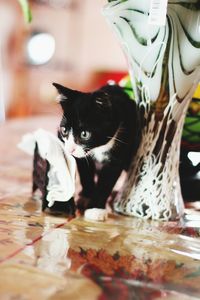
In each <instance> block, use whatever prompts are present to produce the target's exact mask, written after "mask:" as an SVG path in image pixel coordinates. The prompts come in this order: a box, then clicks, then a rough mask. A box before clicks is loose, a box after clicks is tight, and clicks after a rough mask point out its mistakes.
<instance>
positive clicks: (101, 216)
mask: <svg viewBox="0 0 200 300" xmlns="http://www.w3.org/2000/svg"><path fill="white" fill-rule="evenodd" d="M84 217H85V218H86V219H88V220H93V221H106V220H107V218H108V212H107V210H106V209H102V208H89V209H86V210H85V212H84Z"/></svg>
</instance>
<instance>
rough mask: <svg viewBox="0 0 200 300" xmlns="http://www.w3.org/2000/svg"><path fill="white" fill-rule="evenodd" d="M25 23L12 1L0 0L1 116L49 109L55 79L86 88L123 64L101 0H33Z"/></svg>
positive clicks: (119, 72) (115, 75) (114, 74)
mask: <svg viewBox="0 0 200 300" xmlns="http://www.w3.org/2000/svg"><path fill="white" fill-rule="evenodd" d="M29 3H30V7H31V11H32V16H33V19H32V22H31V23H30V24H26V23H25V20H24V17H23V14H22V9H21V7H20V5H19V2H18V1H17V0H0V20H1V26H0V36H1V44H0V47H1V57H0V77H1V78H0V84H1V86H0V88H1V94H0V96H1V100H2V99H3V102H4V104H5V113H6V118H7V119H8V118H10V117H25V116H30V115H36V114H44V113H45V114H46V113H50V114H52V113H54V112H55V110H56V109H57V105H56V104H55V101H54V99H55V95H56V91H55V88H54V87H52V85H51V83H52V82H59V83H61V84H64V85H66V86H68V87H71V88H73V89H80V90H82V91H91V90H94V89H96V88H98V87H99V86H101V85H102V84H104V83H105V82H106V81H107V80H108V79H110V78H112V79H115V80H118V79H120V78H121V77H123V76H124V75H125V74H126V73H127V65H126V61H125V58H124V55H123V53H122V51H121V49H120V46H119V43H118V42H117V40H116V39H115V37H114V35H113V32H111V30H110V28H109V25H108V24H107V23H106V20H105V18H104V17H103V15H102V13H101V10H102V7H103V6H104V4H105V3H106V1H104V0H84V1H83V0H32V1H29Z"/></svg>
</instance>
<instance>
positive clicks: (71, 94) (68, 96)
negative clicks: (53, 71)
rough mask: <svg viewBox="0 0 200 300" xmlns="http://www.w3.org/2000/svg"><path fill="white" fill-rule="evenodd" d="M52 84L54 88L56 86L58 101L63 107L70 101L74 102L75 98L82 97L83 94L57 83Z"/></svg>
mask: <svg viewBox="0 0 200 300" xmlns="http://www.w3.org/2000/svg"><path fill="white" fill-rule="evenodd" d="M52 84H53V86H55V88H56V89H57V91H58V94H59V95H58V97H57V98H56V99H57V101H58V102H59V103H60V104H61V105H62V104H64V103H65V102H67V101H68V100H69V101H70V100H73V99H74V98H76V97H78V96H80V94H81V92H79V91H75V90H72V89H69V88H67V87H65V86H63V85H61V84H58V83H55V82H53V83H52Z"/></svg>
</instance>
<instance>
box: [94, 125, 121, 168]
mask: <svg viewBox="0 0 200 300" xmlns="http://www.w3.org/2000/svg"><path fill="white" fill-rule="evenodd" d="M119 130H120V127H119V128H118V130H117V131H116V133H115V135H114V136H113V137H112V138H111V139H110V140H109V142H108V143H107V144H105V145H102V146H99V147H96V148H94V149H92V151H91V153H92V155H93V157H94V158H95V159H96V160H97V161H98V162H100V163H102V162H106V161H108V160H109V159H110V157H109V153H110V150H111V149H112V148H113V147H114V144H115V142H116V137H117V135H118V132H119Z"/></svg>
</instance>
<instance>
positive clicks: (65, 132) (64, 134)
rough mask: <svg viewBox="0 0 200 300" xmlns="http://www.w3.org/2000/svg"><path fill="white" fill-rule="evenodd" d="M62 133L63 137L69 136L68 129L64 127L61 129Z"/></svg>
mask: <svg viewBox="0 0 200 300" xmlns="http://www.w3.org/2000/svg"><path fill="white" fill-rule="evenodd" d="M60 133H61V134H62V136H63V137H66V136H67V129H66V128H65V127H64V126H61V127H60Z"/></svg>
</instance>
